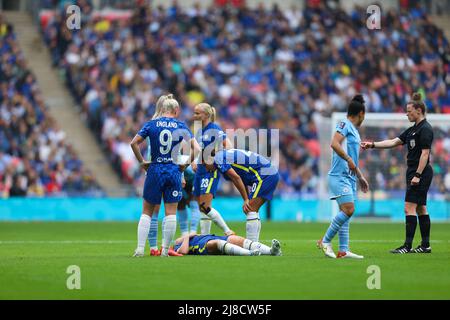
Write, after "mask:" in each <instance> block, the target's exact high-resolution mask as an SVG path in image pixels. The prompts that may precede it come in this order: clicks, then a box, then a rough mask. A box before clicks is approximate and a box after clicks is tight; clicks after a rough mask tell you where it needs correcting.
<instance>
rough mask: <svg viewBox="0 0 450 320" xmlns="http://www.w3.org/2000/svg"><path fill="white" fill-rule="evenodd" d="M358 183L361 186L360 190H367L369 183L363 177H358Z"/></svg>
mask: <svg viewBox="0 0 450 320" xmlns="http://www.w3.org/2000/svg"><path fill="white" fill-rule="evenodd" d="M359 185H360V186H361V190H362V192H364V193H366V192H367V191H369V183H368V182H367V180H366V179H365V178H364V177H361V178H359Z"/></svg>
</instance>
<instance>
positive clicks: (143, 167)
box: [139, 161, 150, 172]
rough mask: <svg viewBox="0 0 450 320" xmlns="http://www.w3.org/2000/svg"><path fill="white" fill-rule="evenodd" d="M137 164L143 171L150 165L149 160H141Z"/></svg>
mask: <svg viewBox="0 0 450 320" xmlns="http://www.w3.org/2000/svg"><path fill="white" fill-rule="evenodd" d="M139 166H140V167H141V169H143V170H144V171H145V172H147V170H148V167H149V166H150V162H149V161H142V162H141V163H140V164H139Z"/></svg>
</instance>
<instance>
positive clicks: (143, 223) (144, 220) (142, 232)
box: [137, 214, 151, 251]
mask: <svg viewBox="0 0 450 320" xmlns="http://www.w3.org/2000/svg"><path fill="white" fill-rule="evenodd" d="M150 221H151V218H150V216H148V215H146V214H142V215H141V218H140V219H139V224H138V232H137V236H138V243H137V248H138V250H142V251H143V250H144V248H145V242H146V241H147V237H148V232H149V231H150Z"/></svg>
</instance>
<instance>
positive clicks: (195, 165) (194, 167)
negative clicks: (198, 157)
mask: <svg viewBox="0 0 450 320" xmlns="http://www.w3.org/2000/svg"><path fill="white" fill-rule="evenodd" d="M191 168H192V170H193V171H194V172H197V163H195V161H194V162H192V163H191Z"/></svg>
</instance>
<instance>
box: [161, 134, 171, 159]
mask: <svg viewBox="0 0 450 320" xmlns="http://www.w3.org/2000/svg"><path fill="white" fill-rule="evenodd" d="M159 143H160V144H161V146H160V147H159V152H160V153H161V154H162V155H163V154H167V153H169V152H170V149H171V148H172V133H171V132H170V130H167V129H164V130H163V131H161V133H160V134H159Z"/></svg>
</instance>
